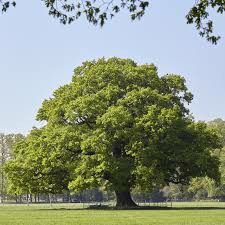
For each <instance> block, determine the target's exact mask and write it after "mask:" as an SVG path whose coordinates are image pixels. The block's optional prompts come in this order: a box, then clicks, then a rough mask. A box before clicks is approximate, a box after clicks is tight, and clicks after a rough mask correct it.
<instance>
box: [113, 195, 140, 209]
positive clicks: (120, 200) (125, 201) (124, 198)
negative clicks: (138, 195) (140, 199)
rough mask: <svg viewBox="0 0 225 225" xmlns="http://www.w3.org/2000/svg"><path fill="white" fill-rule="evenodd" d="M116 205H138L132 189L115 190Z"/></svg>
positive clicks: (125, 206)
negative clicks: (134, 199)
mask: <svg viewBox="0 0 225 225" xmlns="http://www.w3.org/2000/svg"><path fill="white" fill-rule="evenodd" d="M115 193H116V207H122V208H129V207H137V204H136V203H135V202H134V201H133V199H132V198H131V194H130V191H115Z"/></svg>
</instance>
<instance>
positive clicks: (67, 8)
mask: <svg viewBox="0 0 225 225" xmlns="http://www.w3.org/2000/svg"><path fill="white" fill-rule="evenodd" d="M42 1H43V2H44V4H45V6H46V7H47V8H48V9H49V15H51V16H53V17H55V18H58V19H59V20H60V22H61V23H63V24H70V23H72V22H73V21H75V20H77V19H79V18H80V17H81V16H82V15H83V16H85V17H86V19H87V21H88V22H90V23H91V24H93V25H97V24H100V26H103V25H104V24H105V23H106V21H107V20H108V19H112V18H113V17H114V16H115V15H116V14H118V13H119V12H120V11H121V10H126V11H128V13H129V15H130V18H131V20H137V19H141V18H142V16H143V15H144V14H145V12H146V10H147V8H148V7H149V6H150V0H127V1H124V0H120V1H115V0H108V1H89V0H85V1H83V0H42ZM0 4H1V5H2V11H3V12H6V11H7V9H8V8H9V7H10V5H13V6H15V5H16V2H15V1H7V0H2V1H1V0H0ZM212 9H213V10H214V11H216V13H218V14H223V13H224V11H225V0H199V1H196V3H195V4H194V6H193V7H192V8H191V9H190V11H189V12H188V14H187V15H186V19H187V23H188V24H194V25H195V27H196V29H197V30H198V31H199V35H200V36H202V37H205V38H206V39H207V40H208V41H209V42H211V43H212V44H217V42H218V40H219V39H220V36H218V35H215V34H214V30H213V21H212V20H211V19H208V18H209V16H210V14H209V11H210V10H212Z"/></svg>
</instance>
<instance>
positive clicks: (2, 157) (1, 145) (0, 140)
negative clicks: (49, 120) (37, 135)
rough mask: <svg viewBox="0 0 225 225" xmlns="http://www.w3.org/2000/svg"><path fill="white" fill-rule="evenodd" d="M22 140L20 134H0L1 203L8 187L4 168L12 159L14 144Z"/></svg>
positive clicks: (22, 137)
mask: <svg viewBox="0 0 225 225" xmlns="http://www.w3.org/2000/svg"><path fill="white" fill-rule="evenodd" d="M22 139H24V136H23V135H22V134H3V133H1V134H0V202H3V200H4V196H5V194H6V190H7V187H8V181H7V179H6V176H5V171H4V166H5V164H6V162H7V161H8V160H9V159H10V158H11V157H12V154H13V152H12V148H13V146H14V144H15V143H16V142H18V141H19V140H22Z"/></svg>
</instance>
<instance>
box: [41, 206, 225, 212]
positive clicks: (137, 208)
mask: <svg viewBox="0 0 225 225" xmlns="http://www.w3.org/2000/svg"><path fill="white" fill-rule="evenodd" d="M39 210H58V211H64V210H65V211H67V210H74V211H88V210H96V211H98V210H99V211H101V210H104V211H113V210H129V211H132V210H149V211H151V210H165V211H166V210H178V211H179V210H225V207H170V206H138V207H132V208H125V207H124V208H119V207H112V206H98V205H96V206H95V205H92V206H89V207H86V208H66V207H61V208H46V209H39Z"/></svg>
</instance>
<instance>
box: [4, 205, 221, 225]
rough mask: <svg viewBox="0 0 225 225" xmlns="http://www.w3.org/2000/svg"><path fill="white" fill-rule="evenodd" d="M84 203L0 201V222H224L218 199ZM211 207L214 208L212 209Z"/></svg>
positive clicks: (42, 224) (207, 224)
mask: <svg viewBox="0 0 225 225" xmlns="http://www.w3.org/2000/svg"><path fill="white" fill-rule="evenodd" d="M87 206H88V205H86V204H84V205H83V204H52V206H51V205H50V204H39V205H38V204H36V205H35V204H33V205H29V206H27V205H16V204H14V205H1V206H0V224H1V225H34V224H35V225H70V224H71V225H72V224H74V225H225V210H224V209H223V207H225V203H221V202H193V203H173V206H176V207H178V208H176V209H173V208H172V209H171V208H170V207H168V208H169V209H168V210H162V209H161V210H113V209H107V210H91V209H87V208H86V207H87ZM179 207H182V208H179ZM183 207H193V208H192V209H190V208H187V209H185V208H183ZM195 207H206V208H205V209H199V208H195ZM207 207H208V208H207ZM212 207H216V208H215V209H212Z"/></svg>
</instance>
